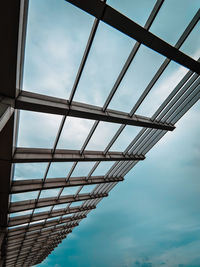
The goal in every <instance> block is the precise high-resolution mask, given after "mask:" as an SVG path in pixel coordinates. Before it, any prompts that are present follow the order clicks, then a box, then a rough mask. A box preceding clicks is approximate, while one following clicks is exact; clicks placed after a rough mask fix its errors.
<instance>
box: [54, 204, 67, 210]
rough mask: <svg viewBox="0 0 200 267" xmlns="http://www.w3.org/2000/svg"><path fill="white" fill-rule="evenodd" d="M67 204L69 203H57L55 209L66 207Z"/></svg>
mask: <svg viewBox="0 0 200 267" xmlns="http://www.w3.org/2000/svg"><path fill="white" fill-rule="evenodd" d="M67 205H68V203H65V204H58V205H55V206H54V207H53V210H59V209H66V207H67Z"/></svg>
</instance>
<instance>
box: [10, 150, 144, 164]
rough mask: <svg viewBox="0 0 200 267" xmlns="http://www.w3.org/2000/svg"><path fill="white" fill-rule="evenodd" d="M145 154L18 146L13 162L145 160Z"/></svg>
mask: <svg viewBox="0 0 200 267" xmlns="http://www.w3.org/2000/svg"><path fill="white" fill-rule="evenodd" d="M144 159H145V157H144V156H143V155H124V153H122V152H108V153H106V154H104V153H103V151H87V150H86V151H84V152H83V153H82V154H80V151H79V150H67V149H57V150H56V151H55V153H54V154H53V155H52V150H51V149H43V148H42V149H40V148H16V150H15V154H14V157H13V163H27V162H50V161H51V162H74V161H129V160H130V161H133V160H137V161H138V160H144Z"/></svg>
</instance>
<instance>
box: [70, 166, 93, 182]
mask: <svg viewBox="0 0 200 267" xmlns="http://www.w3.org/2000/svg"><path fill="white" fill-rule="evenodd" d="M94 164H95V162H78V164H77V165H76V168H75V170H74V171H73V173H72V175H71V176H72V177H80V176H81V177H82V176H87V175H88V173H89V172H90V170H91V169H92V167H93V166H94ZM72 179H73V178H72Z"/></svg>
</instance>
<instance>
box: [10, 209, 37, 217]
mask: <svg viewBox="0 0 200 267" xmlns="http://www.w3.org/2000/svg"><path fill="white" fill-rule="evenodd" d="M32 212H33V210H32V209H31V210H24V211H19V212H13V213H10V215H9V216H10V217H16V216H23V215H28V214H31V213H32Z"/></svg>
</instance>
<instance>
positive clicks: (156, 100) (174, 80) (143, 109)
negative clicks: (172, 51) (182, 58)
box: [136, 62, 188, 117]
mask: <svg viewBox="0 0 200 267" xmlns="http://www.w3.org/2000/svg"><path fill="white" fill-rule="evenodd" d="M187 72H188V70H187V69H186V68H184V67H182V66H180V65H179V64H177V63H175V62H170V63H169V65H168V67H167V68H166V70H165V71H164V73H163V74H162V76H161V77H160V78H159V80H158V81H157V82H156V84H155V85H154V87H153V88H152V90H151V91H150V93H149V94H148V95H147V97H146V98H145V100H144V101H143V102H142V104H141V106H140V107H139V109H138V110H137V112H136V114H139V115H143V116H147V117H151V116H152V115H153V114H154V113H155V111H156V110H157V109H158V107H159V106H160V105H161V104H162V103H163V101H164V100H165V99H166V98H167V96H168V95H169V94H170V93H171V92H172V90H173V89H174V88H175V86H176V85H177V84H178V83H179V82H180V81H181V79H182V78H183V77H184V76H185V74H186V73H187Z"/></svg>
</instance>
